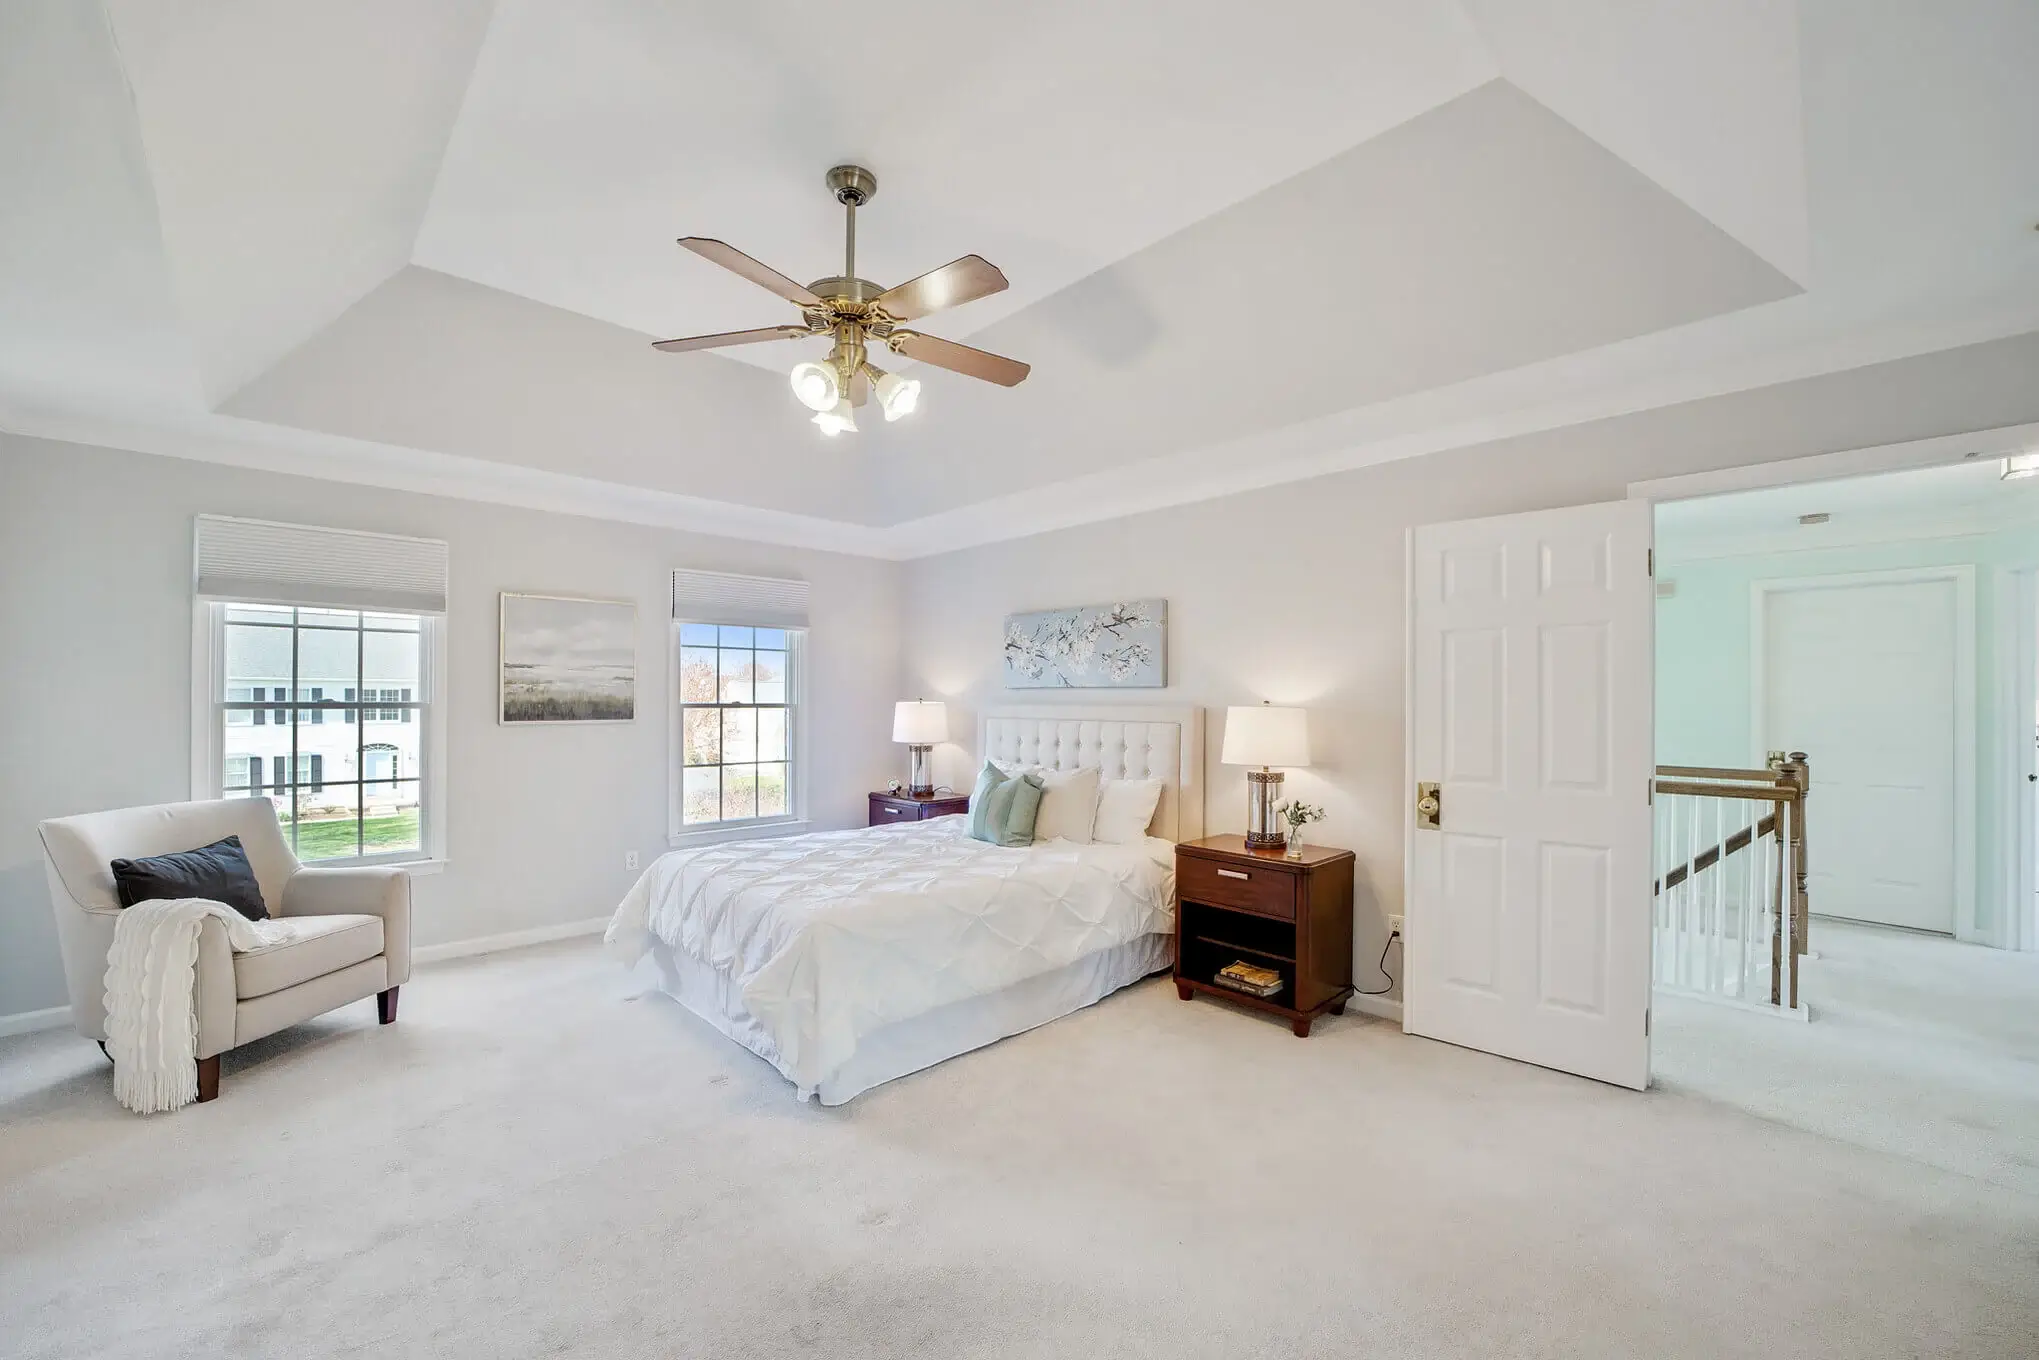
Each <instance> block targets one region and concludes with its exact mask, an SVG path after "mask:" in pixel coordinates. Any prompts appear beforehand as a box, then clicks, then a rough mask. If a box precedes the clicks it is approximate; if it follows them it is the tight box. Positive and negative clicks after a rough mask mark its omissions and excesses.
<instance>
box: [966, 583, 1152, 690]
mask: <svg viewBox="0 0 2039 1360" xmlns="http://www.w3.org/2000/svg"><path fill="white" fill-rule="evenodd" d="M1167 655H1168V601H1166V600H1134V601H1133V602H1131V603H1130V604H1091V605H1081V606H1078V607H1076V608H1073V609H1042V610H1037V611H1035V612H1034V613H1031V614H1010V615H1007V616H1006V620H1005V687H1006V688H1007V689H1160V688H1162V687H1163V686H1165V685H1166V684H1167V683H1168V679H1167Z"/></svg>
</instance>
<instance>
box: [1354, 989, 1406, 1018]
mask: <svg viewBox="0 0 2039 1360" xmlns="http://www.w3.org/2000/svg"><path fill="white" fill-rule="evenodd" d="M1345 1008H1346V1009H1347V1010H1353V1011H1358V1012H1359V1013H1360V1014H1361V1015H1371V1016H1375V1017H1377V1018H1379V1019H1382V1020H1392V1021H1394V1022H1395V1023H1396V1024H1398V1025H1399V1024H1401V1023H1402V1003H1401V1002H1399V1001H1390V1000H1388V998H1386V997H1384V996H1355V997H1352V998H1350V999H1348V1000H1347V1001H1346V1003H1345Z"/></svg>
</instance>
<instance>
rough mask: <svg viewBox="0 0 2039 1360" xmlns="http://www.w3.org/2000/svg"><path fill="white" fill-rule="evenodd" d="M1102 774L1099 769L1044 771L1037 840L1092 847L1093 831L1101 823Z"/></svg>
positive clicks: (1091, 767)
mask: <svg viewBox="0 0 2039 1360" xmlns="http://www.w3.org/2000/svg"><path fill="white" fill-rule="evenodd" d="M1102 773H1103V772H1102V771H1100V770H1099V769H1098V768H1097V766H1095V765H1086V766H1084V767H1083V768H1082V769H1080V770H1042V771H1040V778H1041V810H1040V812H1038V813H1037V814H1035V816H1034V839H1035V840H1037V841H1054V840H1063V841H1068V842H1069V843H1070V844H1072V845H1089V844H1090V838H1091V827H1092V826H1093V825H1094V824H1095V823H1096V821H1097V785H1098V780H1099V778H1100V777H1101V776H1102Z"/></svg>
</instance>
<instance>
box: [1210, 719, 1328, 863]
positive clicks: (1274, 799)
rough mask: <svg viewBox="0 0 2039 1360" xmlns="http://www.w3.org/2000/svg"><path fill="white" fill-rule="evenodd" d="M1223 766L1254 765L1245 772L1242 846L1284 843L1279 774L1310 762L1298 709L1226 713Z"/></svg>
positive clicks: (1307, 732) (1306, 734)
mask: <svg viewBox="0 0 2039 1360" xmlns="http://www.w3.org/2000/svg"><path fill="white" fill-rule="evenodd" d="M1218 758H1219V759H1220V760H1222V761H1223V762H1224V763H1225V764H1227V765H1258V766H1259V767H1260V768H1259V769H1257V770H1248V771H1247V772H1246V845H1247V847H1248V848H1249V849H1274V848H1278V847H1280V846H1283V845H1285V844H1287V843H1288V837H1287V835H1286V834H1284V833H1283V831H1282V827H1281V818H1280V817H1279V816H1278V815H1276V813H1275V808H1276V807H1277V806H1278V805H1279V804H1280V803H1281V781H1282V774H1281V771H1280V770H1277V769H1271V768H1269V767H1270V766H1275V765H1284V766H1289V767H1292V768H1296V769H1301V768H1303V767H1304V766H1307V765H1308V764H1309V763H1310V729H1309V723H1308V721H1307V719H1306V718H1305V717H1304V713H1303V710H1302V709H1300V708H1276V707H1275V706H1274V705H1272V704H1266V703H1263V704H1258V705H1248V706H1234V707H1232V708H1228V709H1226V710H1225V749H1224V751H1223V752H1222V753H1221V754H1220V755H1219V757H1218Z"/></svg>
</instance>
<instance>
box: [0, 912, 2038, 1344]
mask: <svg viewBox="0 0 2039 1360" xmlns="http://www.w3.org/2000/svg"><path fill="white" fill-rule="evenodd" d="M628 994H629V989H628V988H626V987H624V986H623V985H621V983H620V982H619V980H618V978H617V976H616V975H615V974H614V973H613V972H612V971H611V970H610V969H609V967H608V966H607V965H606V964H604V963H603V962H602V961H601V960H600V959H599V957H598V955H597V953H596V951H595V949H594V948H593V947H592V945H590V944H570V945H561V946H554V947H548V948H544V949H536V950H530V951H526V952H524V953H521V954H513V955H501V956H497V957H495V958H491V959H484V960H476V961H470V962H466V963H460V964H445V965H439V966H436V967H432V968H427V969H424V970H422V971H421V973H420V975H419V976H418V977H417V978H415V979H414V980H413V982H412V984H411V985H410V986H408V987H406V988H405V995H404V1016H403V1020H402V1022H401V1023H400V1024H398V1025H396V1026H395V1027H393V1028H389V1029H378V1028H376V1026H375V1025H374V1023H373V1014H372V1007H371V1006H369V1005H368V1004H366V1003H363V1004H360V1005H357V1006H354V1007H351V1008H349V1009H348V1010H347V1011H346V1012H344V1013H342V1014H340V1015H338V1016H335V1017H329V1018H327V1019H325V1020H324V1021H322V1022H320V1023H318V1024H315V1025H310V1026H306V1027H304V1028H302V1029H299V1030H297V1031H294V1032H292V1033H290V1034H287V1035H282V1036H277V1037H276V1038H275V1039H273V1040H271V1041H268V1042H266V1043H264V1044H261V1045H259V1046H257V1047H256V1048H254V1049H253V1050H252V1051H244V1052H242V1053H241V1054H238V1055H229V1058H228V1062H227V1066H226V1080H225V1085H224V1090H223V1094H222V1096H221V1099H220V1100H219V1101H217V1102H216V1103H214V1104H210V1105H205V1106H192V1107H189V1108H187V1109H186V1110H184V1111H182V1112H180V1113H177V1114H174V1115H169V1116H159V1117H156V1118H152V1119H146V1120H144V1119H139V1118H136V1117H134V1116H131V1115H128V1114H125V1113H124V1112H122V1111H120V1110H119V1109H118V1108H116V1107H115V1106H114V1105H113V1102H112V1098H111V1095H110V1084H111V1083H110V1079H109V1074H108V1069H107V1067H106V1065H105V1063H104V1062H103V1060H102V1059H101V1058H100V1056H99V1053H98V1050H97V1049H95V1048H93V1047H92V1046H91V1045H89V1044H86V1043H84V1042H83V1041H81V1040H78V1039H77V1038H75V1036H70V1035H68V1034H64V1033H46V1034H39V1035H32V1036H26V1037H23V1038H20V1039H15V1040H8V1041H4V1042H0V1120H4V1121H5V1122H4V1127H0V1353H4V1354H6V1355H8V1356H18V1357H45V1356H48V1357H56V1356H62V1357H77V1356H123V1357H125V1356H148V1357H162V1356H185V1355H190V1356H201V1355H202V1356H264V1357H271V1356H275V1357H283V1356H288V1357H312V1356H350V1355H363V1356H366V1355H374V1356H391V1355H397V1356H539V1355H544V1356H554V1355H570V1356H617V1357H625V1356H627V1357H654V1356H658V1357H662V1356H710V1357H718V1358H720V1357H739V1356H772V1357H779V1356H786V1355H796V1354H809V1353H811V1354H818V1355H828V1356H832V1357H833V1356H931V1357H955V1356H1000V1355H1039V1356H1092V1355H1098V1356H1104V1355H1111V1356H1118V1355H1126V1356H1183V1355H1229V1356H1262V1355H1264V1356H1282V1357H1298V1356H1301V1357H1314V1356H1331V1355H1340V1356H1344V1355H1352V1356H1361V1355H1379V1356H1387V1357H1431V1356H1468V1355H1470V1356H1482V1357H1485V1356H1551V1357H1581V1356H1621V1357H1673V1356H1695V1357H1696V1356H1704V1357H1722V1356H1744V1355H1746V1356H1761V1357H1764V1360H1780V1358H1781V1357H1789V1356H1819V1357H1850V1356H1865V1357H1867V1356H1879V1357H1880V1356H1910V1355H1934V1356H2006V1357H2011V1356H2015V1357H2020V1358H2021V1360H2030V1357H2032V1356H2033V1354H2034V1351H2035V1342H2034V1338H2035V1337H2039V1197H2035V1196H2034V1195H2033V1194H2031V1193H2029V1192H2027V1191H2025V1190H2022V1189H2017V1188H2010V1187H2006V1186H2004V1185H2002V1184H1999V1183H1996V1182H1993V1181H1990V1180H1986V1179H1981V1178H1978V1177H1976V1176H1972V1175H1963V1174H1958V1173H1955V1172H1950V1171H1948V1170H1945V1169H1942V1168H1940V1167H1937V1166H1933V1165H1930V1164H1927V1163H1926V1162H1923V1161H1921V1160H1919V1159H1916V1158H1912V1157H1903V1156H1897V1155H1893V1154H1892V1153H1890V1152H1887V1151H1880V1150H1874V1149H1871V1148H1868V1147H1864V1146H1861V1145H1859V1144H1857V1143H1855V1142H1851V1141H1846V1140H1843V1139H1837V1138H1834V1137H1828V1136H1821V1135H1818V1134H1814V1133H1809V1132H1805V1131H1802V1130H1800V1129H1797V1128H1793V1127H1790V1126H1788V1125H1786V1124H1785V1123H1782V1122H1780V1121H1779V1120H1778V1119H1777V1118H1776V1117H1775V1116H1774V1114H1762V1115H1759V1114H1752V1113H1747V1112H1744V1111H1742V1110H1739V1109H1736V1108H1734V1107H1732V1106H1731V1105H1728V1104H1725V1103H1723V1102H1722V1101H1721V1100H1719V1099H1716V1098H1712V1097H1709V1096H1705V1095H1701V1094H1699V1093H1697V1092H1695V1091H1691V1090H1686V1089H1676V1090H1663V1091H1657V1092H1652V1093H1650V1094H1647V1095H1636V1094H1633V1093H1627V1092H1622V1091H1616V1090H1612V1089H1609V1088H1606V1087H1601V1086H1596V1085H1594V1084H1592V1083H1588V1082H1584V1081H1579V1080H1575V1079H1572V1078H1567V1077H1562V1076H1558V1075H1555V1074H1552V1073H1548V1072H1543V1071H1540V1070H1538V1069H1535V1068H1530V1067H1524V1066H1519V1065H1516V1064H1512V1063H1508V1062H1505V1061H1502V1060H1499V1059H1494V1058H1488V1057H1484V1056H1481V1055H1478V1054H1474V1053H1469V1052H1464V1051H1460V1050H1456V1049H1452V1048H1448V1047H1445V1046H1441V1045H1437V1044H1433V1043H1428V1042H1425V1041H1421V1040H1414V1039H1408V1038H1405V1037H1403V1036H1402V1034H1401V1033H1400V1032H1399V1031H1398V1030H1397V1029H1395V1028H1393V1027H1391V1026H1389V1025H1386V1024H1382V1023H1379V1022H1371V1021H1366V1020H1363V1019H1359V1018H1356V1017H1348V1018H1346V1019H1343V1020H1338V1021H1333V1022H1331V1023H1329V1024H1326V1025H1323V1026H1322V1027H1320V1029H1319V1031H1318V1034H1317V1036H1316V1037H1315V1038H1312V1039H1310V1040H1308V1041H1307V1042H1301V1041H1298V1040H1296V1039H1294V1038H1292V1037H1290V1035H1289V1034H1288V1031H1287V1029H1286V1028H1285V1027H1281V1026H1277V1025H1274V1024H1269V1023H1266V1022H1263V1021H1261V1020H1259V1019H1258V1018H1256V1017H1252V1016H1248V1015H1245V1014H1243V1013H1240V1012H1238V1011H1235V1010H1232V1009H1229V1008H1222V1007H1220V1006H1219V1005H1217V1004H1214V1003H1211V1002H1202V1001H1200V1002H1197V1003H1195V1004H1190V1005H1185V1004H1182V1003H1180V1002H1178V1001H1176V999H1175V997H1174V994H1173V991H1172V989H1171V988H1170V987H1169V986H1168V985H1167V984H1166V983H1165V982H1161V983H1148V984H1144V985H1142V986H1140V987H1137V988H1134V989H1132V990H1131V991H1129V992H1125V993H1121V994H1120V995H1118V996H1116V997H1114V998H1112V999H1110V1000H1108V1001H1106V1002H1105V1003H1104V1004H1103V1005H1101V1006H1098V1007H1096V1008H1093V1009H1092V1010H1089V1011H1086V1012H1083V1013H1081V1014H1079V1015H1077V1016H1074V1017H1070V1018H1069V1019H1066V1020H1064V1021H1061V1022H1058V1023H1056V1024H1054V1025H1051V1026H1048V1027H1046V1028H1044V1029H1041V1030H1038V1031H1035V1032H1034V1033H1032V1034H1029V1035H1025V1036H1022V1037H1020V1038H1018V1039H1015V1040H1010V1041H1007V1042H1006V1043H1003V1044H1000V1045H997V1046H995V1047H993V1048H991V1049H988V1050H985V1051H982V1052H979V1053H976V1054H973V1055H969V1056H966V1057H964V1058H961V1059H958V1060H956V1061H954V1062H950V1063H947V1064H944V1065H942V1066H941V1067H939V1068H936V1069H934V1070H932V1071H929V1072H925V1073H921V1074H919V1075H917V1076H914V1077H911V1078H908V1079H906V1080H904V1081H901V1082H896V1083H893V1084H892V1085H890V1086H886V1087H883V1088H880V1089H879V1090H877V1091H874V1092H872V1093H870V1094H868V1095H866V1096H864V1097H862V1098H860V1099H859V1100H858V1101H856V1102H854V1103H853V1104H851V1105H849V1106H847V1107H844V1108H842V1109H838V1110H822V1109H818V1108H815V1107H812V1106H797V1105H795V1104H794V1103H793V1101H792V1100H791V1098H790V1096H789V1095H788V1092H787V1088H786V1086H785V1084H784V1083H783V1082H782V1081H781V1080H780V1079H779V1077H778V1076H777V1074H775V1073H773V1072H771V1071H770V1070H769V1069H767V1068H766V1067H765V1065H764V1064H763V1063H761V1062H759V1061H758V1060H757V1059H755V1058H753V1057H752V1056H751V1055H750V1054H748V1053H746V1052H744V1051H743V1050H741V1049H738V1048H737V1047H736V1046H734V1045H733V1044H731V1043H729V1042H728V1041H727V1040H724V1039H722V1038H721V1037H719V1036H718V1035H716V1034H714V1033H712V1032H711V1031H710V1030H709V1029H708V1028H707V1027H706V1026H704V1025H702V1024H700V1023H699V1022H697V1021H694V1020H693V1019H691V1018H690V1017H688V1016H687V1015H685V1014H684V1013H683V1012H682V1011H680V1010H679V1009H678V1008H677V1007H675V1006H673V1005H671V1004H670V1003H668V1002H665V1001H663V1000H660V999H656V998H652V999H645V1000H626V999H625V997H626V996H627V995H628ZM1737 1018H1739V1017H1737Z"/></svg>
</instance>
